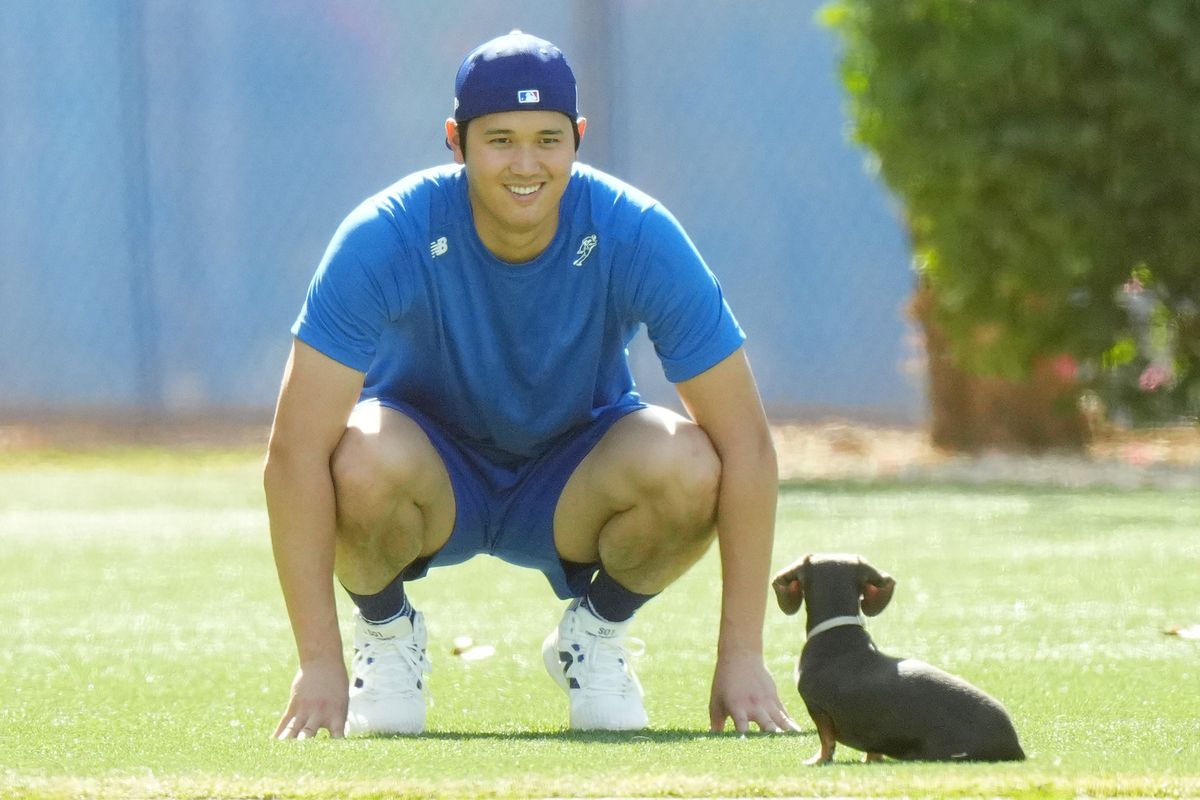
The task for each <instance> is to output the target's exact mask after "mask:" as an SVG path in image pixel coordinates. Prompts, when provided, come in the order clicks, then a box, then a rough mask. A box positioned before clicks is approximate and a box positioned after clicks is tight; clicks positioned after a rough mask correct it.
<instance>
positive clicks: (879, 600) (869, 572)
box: [858, 559, 896, 617]
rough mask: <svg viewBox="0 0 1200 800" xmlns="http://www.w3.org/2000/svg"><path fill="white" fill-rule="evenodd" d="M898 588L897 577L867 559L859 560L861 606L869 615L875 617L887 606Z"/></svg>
mask: <svg viewBox="0 0 1200 800" xmlns="http://www.w3.org/2000/svg"><path fill="white" fill-rule="evenodd" d="M895 590H896V579H895V578H893V577H892V576H891V575H888V574H887V573H886V572H880V571H879V570H877V569H875V568H874V567H873V566H871V565H870V564H868V563H867V562H866V561H863V560H861V559H860V560H859V562H858V593H859V594H860V595H862V602H861V603H860V604H859V608H861V609H862V612H863V613H864V614H866V615H867V616H868V617H873V616H875V615H876V614H878V613H879V612H881V611H883V610H884V609H885V608H887V604H888V603H890V602H892V592H894V591H895Z"/></svg>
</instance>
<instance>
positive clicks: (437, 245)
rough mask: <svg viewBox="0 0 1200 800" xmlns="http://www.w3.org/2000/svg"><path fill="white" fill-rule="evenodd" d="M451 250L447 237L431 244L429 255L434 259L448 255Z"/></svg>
mask: <svg viewBox="0 0 1200 800" xmlns="http://www.w3.org/2000/svg"><path fill="white" fill-rule="evenodd" d="M449 250H450V243H449V242H447V241H446V237H445V236H443V237H442V238H440V239H437V240H435V241H432V242H430V243H429V254H430V255H431V256H433V257H434V258H437V257H438V256H444V255H446V253H447V251H449Z"/></svg>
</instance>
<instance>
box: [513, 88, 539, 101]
mask: <svg viewBox="0 0 1200 800" xmlns="http://www.w3.org/2000/svg"><path fill="white" fill-rule="evenodd" d="M541 99H542V96H541V94H540V93H539V92H538V90H537V89H518V90H517V102H518V103H538V102H541Z"/></svg>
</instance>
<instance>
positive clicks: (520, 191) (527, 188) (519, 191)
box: [506, 183, 545, 197]
mask: <svg viewBox="0 0 1200 800" xmlns="http://www.w3.org/2000/svg"><path fill="white" fill-rule="evenodd" d="M544 185H545V184H541V183H535V184H532V185H516V184H511V183H510V184H508V186H507V187H506V188H507V189H508V190H509V191H510V192H512V193H513V194H515V195H520V196H521V197H525V196H527V195H531V194H533V193H534V192H536V191H537V190H538V189H541V188H542V186H544Z"/></svg>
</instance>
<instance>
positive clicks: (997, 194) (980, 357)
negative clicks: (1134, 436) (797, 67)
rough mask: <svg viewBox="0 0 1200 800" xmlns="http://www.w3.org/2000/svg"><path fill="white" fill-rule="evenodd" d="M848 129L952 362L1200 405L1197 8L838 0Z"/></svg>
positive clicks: (1115, 395)
mask: <svg viewBox="0 0 1200 800" xmlns="http://www.w3.org/2000/svg"><path fill="white" fill-rule="evenodd" d="M822 16H823V20H824V21H825V22H826V23H827V24H829V25H831V26H832V27H833V28H835V29H836V30H837V31H839V32H840V33H841V34H842V37H843V40H844V42H845V54H844V60H843V80H844V83H845V86H846V88H847V90H848V92H849V94H850V97H851V114H852V119H853V123H854V129H855V134H856V137H857V139H858V140H859V142H860V143H861V144H863V145H864V146H866V147H867V148H868V149H869V150H870V151H872V152H873V153H874V154H875V156H876V157H877V158H878V162H879V167H880V169H881V171H882V175H883V178H884V180H885V181H886V182H887V184H888V185H889V186H890V187H891V189H892V190H893V191H894V192H895V193H896V194H897V195H898V196H899V198H900V199H901V201H902V202H903V205H904V207H905V212H906V215H907V222H908V224H909V226H910V230H911V235H912V240H913V245H914V248H915V254H916V266H917V269H918V271H919V273H920V275H921V276H922V279H923V281H924V282H926V284H927V285H928V286H929V287H930V289H931V292H932V295H933V297H934V316H935V319H936V320H937V323H938V324H939V325H940V326H941V327H942V328H943V329H944V330H945V332H946V335H947V337H948V339H949V340H950V342H951V348H952V351H953V353H954V355H955V358H956V359H957V361H958V362H959V363H960V364H961V365H962V366H963V367H965V368H967V369H970V370H972V371H974V372H978V373H981V374H992V375H999V376H1003V377H1008V378H1013V379H1022V378H1024V377H1025V376H1028V375H1030V374H1031V373H1033V372H1035V371H1037V370H1038V369H1039V367H1041V368H1045V367H1046V365H1047V364H1049V365H1051V369H1052V370H1053V371H1054V372H1055V373H1057V374H1058V375H1059V376H1061V377H1065V378H1068V379H1070V380H1072V381H1075V382H1076V384H1077V385H1078V387H1079V390H1080V392H1081V394H1085V393H1086V394H1090V395H1091V396H1092V397H1095V398H1099V399H1100V400H1102V401H1103V406H1104V407H1105V408H1107V410H1108V412H1109V414H1110V415H1111V416H1112V417H1114V418H1116V419H1117V420H1119V421H1125V422H1132V423H1140V422H1173V421H1177V420H1179V419H1180V418H1181V417H1182V418H1188V419H1195V418H1196V417H1197V415H1198V414H1200V2H1196V0H1053V2H1046V0H835V2H832V3H831V4H829V5H828V6H826V7H825V8H824V9H823V12H822Z"/></svg>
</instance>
